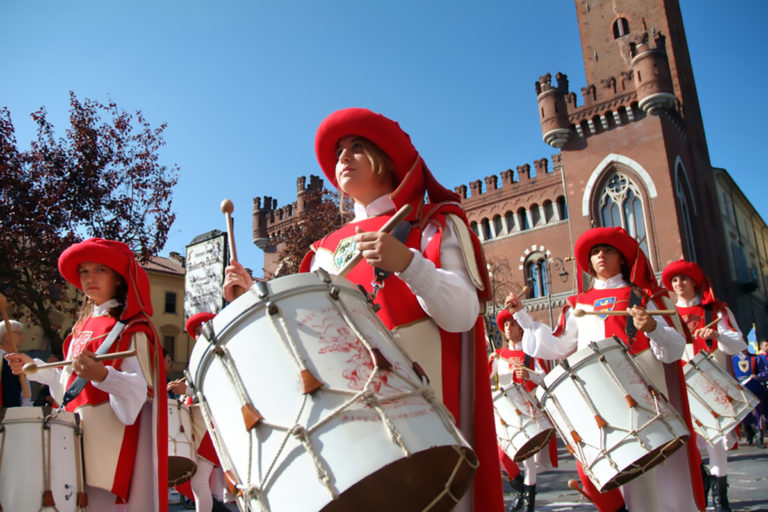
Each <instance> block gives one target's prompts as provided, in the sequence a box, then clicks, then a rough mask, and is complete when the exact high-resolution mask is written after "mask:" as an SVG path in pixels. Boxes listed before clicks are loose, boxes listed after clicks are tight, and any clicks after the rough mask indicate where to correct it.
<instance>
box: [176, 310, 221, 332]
mask: <svg viewBox="0 0 768 512" xmlns="http://www.w3.org/2000/svg"><path fill="white" fill-rule="evenodd" d="M215 316H216V315H215V314H213V313H208V312H207V311H203V312H202V313H196V314H194V315H192V316H191V317H189V318H188V319H187V323H186V324H184V330H186V331H187V334H189V335H190V336H192V338H194V339H197V334H196V333H195V329H197V328H198V327H199V326H200V325H201V324H203V323H205V322H207V321H209V320H211V319H213V317H215Z"/></svg>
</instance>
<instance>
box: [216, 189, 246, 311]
mask: <svg viewBox="0 0 768 512" xmlns="http://www.w3.org/2000/svg"><path fill="white" fill-rule="evenodd" d="M220 208H221V211H222V213H224V216H225V217H226V218H227V242H228V244H229V258H230V259H231V260H234V261H237V248H236V247H235V226H234V223H233V222H232V212H233V211H234V210H235V205H234V204H232V201H230V200H229V199H225V200H223V201H222V202H221V206H220ZM232 293H233V294H234V295H235V297H239V296H241V295H242V294H243V293H245V289H244V288H243V287H242V286H240V285H237V284H236V285H235V286H233V287H232Z"/></svg>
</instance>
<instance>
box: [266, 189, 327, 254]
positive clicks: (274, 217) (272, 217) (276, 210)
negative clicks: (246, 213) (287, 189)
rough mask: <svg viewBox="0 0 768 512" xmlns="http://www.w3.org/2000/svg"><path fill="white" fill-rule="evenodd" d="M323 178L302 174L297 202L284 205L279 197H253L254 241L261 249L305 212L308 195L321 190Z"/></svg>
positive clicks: (297, 190) (297, 191)
mask: <svg viewBox="0 0 768 512" xmlns="http://www.w3.org/2000/svg"><path fill="white" fill-rule="evenodd" d="M322 189H323V180H322V179H321V178H320V177H318V176H314V175H310V176H309V184H307V178H306V177H305V176H301V177H299V178H298V179H297V180H296V202H294V203H289V204H287V205H284V206H282V207H278V206H277V199H274V198H272V197H270V196H264V197H263V199H262V198H259V197H254V198H253V243H254V244H256V246H257V247H259V248H260V249H265V248H266V247H268V246H269V245H271V242H270V239H271V238H272V237H273V236H274V235H276V234H278V233H280V232H281V231H282V230H284V229H285V228H286V227H288V226H290V225H291V224H292V223H293V222H295V220H296V219H297V218H298V217H299V216H300V215H301V214H302V213H304V210H305V207H306V196H307V194H308V193H311V192H320V191H322Z"/></svg>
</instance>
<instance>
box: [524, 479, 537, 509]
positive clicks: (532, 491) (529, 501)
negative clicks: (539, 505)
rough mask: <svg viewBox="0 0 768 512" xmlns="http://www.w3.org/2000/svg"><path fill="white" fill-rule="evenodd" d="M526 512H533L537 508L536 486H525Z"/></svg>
mask: <svg viewBox="0 0 768 512" xmlns="http://www.w3.org/2000/svg"><path fill="white" fill-rule="evenodd" d="M523 496H524V497H525V512H533V511H534V509H535V507H536V485H524V486H523Z"/></svg>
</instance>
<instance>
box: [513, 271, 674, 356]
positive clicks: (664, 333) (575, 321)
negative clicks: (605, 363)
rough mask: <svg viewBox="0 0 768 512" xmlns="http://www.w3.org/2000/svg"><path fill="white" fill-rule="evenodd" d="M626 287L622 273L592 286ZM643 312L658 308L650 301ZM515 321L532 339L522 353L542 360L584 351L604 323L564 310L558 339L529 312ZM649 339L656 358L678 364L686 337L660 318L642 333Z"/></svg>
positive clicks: (526, 340)
mask: <svg viewBox="0 0 768 512" xmlns="http://www.w3.org/2000/svg"><path fill="white" fill-rule="evenodd" d="M625 286H629V283H628V282H627V281H625V280H624V278H623V277H622V276H621V274H619V275H616V276H613V277H611V278H610V279H606V280H600V279H596V280H595V283H594V287H595V288H596V289H598V290H607V289H615V288H623V287H625ZM645 309H646V310H648V311H652V310H655V309H658V308H657V307H656V305H655V304H654V303H653V302H649V303H648V304H646V307H645ZM514 317H515V320H516V321H517V323H518V324H520V327H522V328H523V330H524V331H525V332H530V333H531V334H532V336H526V337H523V351H524V352H525V353H526V354H530V355H532V356H535V357H539V358H542V359H563V358H564V357H566V356H568V355H570V354H571V353H573V352H575V351H576V350H581V349H582V348H585V347H586V346H587V345H588V344H589V343H590V342H592V341H599V340H602V339H604V338H605V337H606V336H605V324H604V321H603V319H602V318H600V317H599V316H597V315H584V316H582V317H576V316H575V315H574V314H573V308H568V309H567V310H566V311H565V329H563V332H562V333H561V334H560V336H555V335H554V334H552V331H551V330H550V328H549V327H548V326H546V325H544V324H540V323H538V322H534V321H533V318H531V316H530V315H529V314H528V311H526V310H525V309H522V310H520V311H518V312H517V313H515V314H514ZM645 334H646V336H648V339H649V340H650V346H651V350H652V351H653V354H654V356H656V359H659V360H660V361H663V362H665V363H671V362H674V361H677V360H678V359H680V357H682V355H683V351H684V350H685V338H683V336H682V335H681V334H680V333H679V332H677V331H676V330H675V329H674V328H673V327H671V326H669V325H668V324H667V323H666V322H665V321H663V320H661V319H659V320H658V321H657V322H656V328H654V329H653V330H652V331H651V332H647V333H645Z"/></svg>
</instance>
